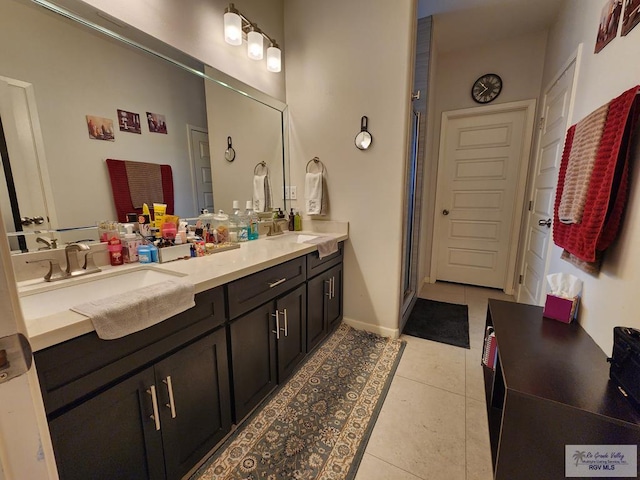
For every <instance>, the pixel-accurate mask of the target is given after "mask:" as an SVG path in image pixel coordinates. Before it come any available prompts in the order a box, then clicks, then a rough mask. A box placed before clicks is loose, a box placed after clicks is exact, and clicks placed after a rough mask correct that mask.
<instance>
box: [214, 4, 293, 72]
mask: <svg viewBox="0 0 640 480" xmlns="http://www.w3.org/2000/svg"><path fill="white" fill-rule="evenodd" d="M243 33H246V35H247V56H248V57H249V58H251V59H252V60H262V59H263V58H264V45H263V38H266V39H267V41H268V42H269V47H268V48H267V70H269V71H270V72H274V73H278V72H280V70H281V69H282V52H281V51H280V47H278V44H277V43H276V41H275V40H274V39H273V38H271V37H270V36H269V35H267V34H266V33H265V32H263V31H262V30H261V29H259V28H258V24H257V23H253V22H252V21H251V20H249V19H248V18H247V17H245V16H244V15H243V14H242V13H240V12H239V11H238V9H236V8H235V6H234V5H233V3H230V4H229V6H228V7H227V8H226V9H225V11H224V40H225V42H227V43H228V44H229V45H234V46H239V45H242V35H243Z"/></svg>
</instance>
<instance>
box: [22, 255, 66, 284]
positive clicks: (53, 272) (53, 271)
mask: <svg viewBox="0 0 640 480" xmlns="http://www.w3.org/2000/svg"><path fill="white" fill-rule="evenodd" d="M41 262H49V271H48V272H47V274H46V275H45V276H44V281H45V282H52V281H53V280H60V279H61V278H67V277H68V276H69V275H67V274H66V273H65V272H63V271H62V269H61V268H60V264H59V263H58V261H57V260H54V259H53V258H43V259H42V260H31V261H29V260H27V261H26V263H41Z"/></svg>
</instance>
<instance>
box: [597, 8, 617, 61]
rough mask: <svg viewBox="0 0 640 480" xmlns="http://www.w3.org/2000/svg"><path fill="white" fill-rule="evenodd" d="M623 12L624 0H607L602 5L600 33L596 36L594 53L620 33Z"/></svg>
mask: <svg viewBox="0 0 640 480" xmlns="http://www.w3.org/2000/svg"><path fill="white" fill-rule="evenodd" d="M621 13H622V0H607V3H605V5H604V7H602V14H601V15H600V25H598V35H597V36H596V48H595V50H594V52H593V53H598V52H599V51H600V50H602V49H603V48H604V47H605V46H606V45H607V44H608V43H609V42H610V41H611V40H613V39H614V38H616V36H617V35H618V24H619V23H620V15H621Z"/></svg>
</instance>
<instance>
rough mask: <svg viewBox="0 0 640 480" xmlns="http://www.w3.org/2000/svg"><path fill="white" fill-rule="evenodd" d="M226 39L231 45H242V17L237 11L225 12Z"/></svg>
mask: <svg viewBox="0 0 640 480" xmlns="http://www.w3.org/2000/svg"><path fill="white" fill-rule="evenodd" d="M224 41H225V42H227V43H228V44H229V45H242V19H241V18H240V15H238V14H237V13H233V12H227V13H225V14H224Z"/></svg>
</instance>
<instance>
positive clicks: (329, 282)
mask: <svg viewBox="0 0 640 480" xmlns="http://www.w3.org/2000/svg"><path fill="white" fill-rule="evenodd" d="M324 283H326V284H328V286H329V288H327V290H329V291H328V292H327V293H325V295H326V296H327V297H329V300H331V279H329V280H325V281H324Z"/></svg>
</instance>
